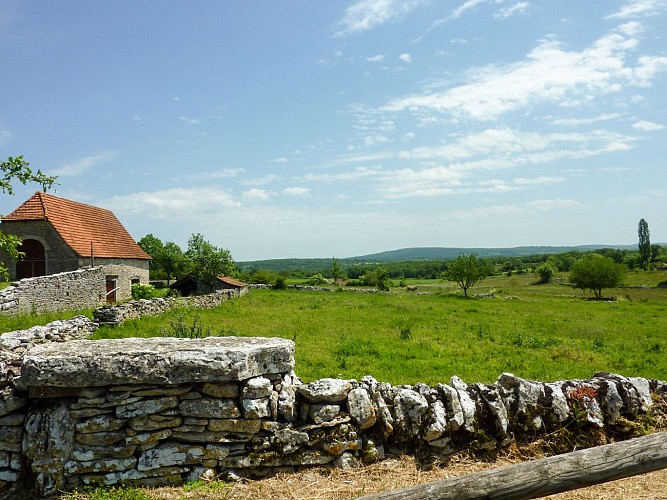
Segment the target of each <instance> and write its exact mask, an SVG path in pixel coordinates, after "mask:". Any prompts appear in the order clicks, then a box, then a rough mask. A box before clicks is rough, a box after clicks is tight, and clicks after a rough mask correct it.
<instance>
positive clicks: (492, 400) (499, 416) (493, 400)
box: [475, 383, 509, 436]
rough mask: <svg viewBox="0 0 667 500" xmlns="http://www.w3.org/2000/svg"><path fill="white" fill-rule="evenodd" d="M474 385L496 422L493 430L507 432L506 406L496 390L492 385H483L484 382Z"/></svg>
mask: <svg viewBox="0 0 667 500" xmlns="http://www.w3.org/2000/svg"><path fill="white" fill-rule="evenodd" d="M475 387H476V388H477V389H478V390H479V393H480V395H481V396H482V399H483V400H484V402H485V403H486V406H487V407H488V408H489V410H490V411H491V415H493V417H494V419H495V423H496V429H495V431H496V432H498V433H500V434H501V435H503V436H504V435H506V434H507V428H508V426H509V417H508V414H507V408H506V407H505V404H504V403H503V399H502V398H501V397H500V394H499V393H498V390H497V389H496V388H495V387H493V386H485V385H484V384H481V383H477V384H475Z"/></svg>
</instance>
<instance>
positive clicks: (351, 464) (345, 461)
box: [333, 452, 359, 471]
mask: <svg viewBox="0 0 667 500" xmlns="http://www.w3.org/2000/svg"><path fill="white" fill-rule="evenodd" d="M333 465H334V466H335V467H338V468H339V469H342V470H345V471H351V470H354V469H356V468H357V467H359V460H357V459H356V458H355V456H354V455H352V453H348V452H345V453H343V454H342V455H340V456H339V457H336V459H335V460H334V462H333Z"/></svg>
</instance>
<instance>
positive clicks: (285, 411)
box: [278, 384, 298, 422]
mask: <svg viewBox="0 0 667 500" xmlns="http://www.w3.org/2000/svg"><path fill="white" fill-rule="evenodd" d="M278 414H279V415H282V416H283V417H285V420H287V421H288V422H294V421H295V420H296V418H297V415H298V408H297V404H296V389H295V387H294V386H293V385H286V384H283V387H282V388H281V390H280V393H279V395H278Z"/></svg>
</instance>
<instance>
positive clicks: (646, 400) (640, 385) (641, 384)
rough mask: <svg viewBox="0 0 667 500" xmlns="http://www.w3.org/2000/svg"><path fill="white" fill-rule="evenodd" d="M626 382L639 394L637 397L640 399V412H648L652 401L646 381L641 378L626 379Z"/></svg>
mask: <svg viewBox="0 0 667 500" xmlns="http://www.w3.org/2000/svg"><path fill="white" fill-rule="evenodd" d="M628 380H629V381H630V383H631V384H632V385H633V387H634V388H635V389H636V390H637V392H638V393H639V397H640V398H641V407H640V410H641V411H642V412H646V411H648V410H649V408H650V407H651V406H652V405H653V400H652V399H651V387H650V385H649V382H648V380H647V379H645V378H641V377H628Z"/></svg>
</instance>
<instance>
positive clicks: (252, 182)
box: [241, 174, 278, 186]
mask: <svg viewBox="0 0 667 500" xmlns="http://www.w3.org/2000/svg"><path fill="white" fill-rule="evenodd" d="M276 180H278V176H277V175H274V174H268V175H265V176H263V177H255V178H254V179H246V180H244V181H242V182H241V184H243V185H246V186H261V185H264V184H271V183H272V182H273V181H276Z"/></svg>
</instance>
